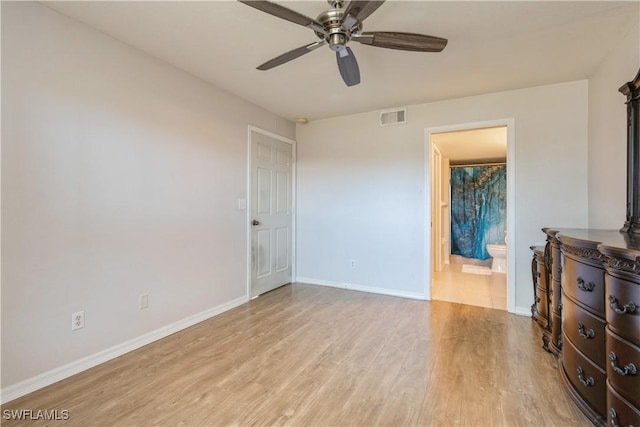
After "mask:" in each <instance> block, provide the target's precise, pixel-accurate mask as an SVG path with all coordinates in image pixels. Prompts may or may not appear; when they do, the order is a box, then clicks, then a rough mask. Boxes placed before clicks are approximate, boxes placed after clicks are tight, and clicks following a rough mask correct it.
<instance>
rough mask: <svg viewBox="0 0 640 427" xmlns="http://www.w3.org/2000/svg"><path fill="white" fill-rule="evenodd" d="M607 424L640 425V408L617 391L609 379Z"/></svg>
mask: <svg viewBox="0 0 640 427" xmlns="http://www.w3.org/2000/svg"><path fill="white" fill-rule="evenodd" d="M607 383H608V384H607V425H608V426H620V427H622V426H625V427H627V426H636V427H637V426H640V410H639V409H638V408H637V407H634V406H633V405H632V404H631V403H630V402H628V401H627V400H626V399H625V398H624V397H622V396H621V395H620V394H618V393H617V392H616V390H615V389H614V388H613V387H612V386H611V384H610V383H609V381H607Z"/></svg>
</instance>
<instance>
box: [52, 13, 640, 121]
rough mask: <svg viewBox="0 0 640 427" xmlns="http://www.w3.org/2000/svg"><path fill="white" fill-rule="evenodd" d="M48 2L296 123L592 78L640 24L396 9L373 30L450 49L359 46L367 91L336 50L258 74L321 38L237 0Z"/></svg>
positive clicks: (590, 16)
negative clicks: (349, 79) (431, 40)
mask: <svg viewBox="0 0 640 427" xmlns="http://www.w3.org/2000/svg"><path fill="white" fill-rule="evenodd" d="M282 3H283V4H285V5H286V7H289V8H291V9H294V10H296V11H298V12H300V13H303V14H305V15H308V16H311V17H314V18H315V17H316V16H317V15H318V14H319V13H320V12H322V11H323V10H325V9H327V8H329V5H328V4H327V3H326V2H325V1H302V2H301V1H286V2H282ZM43 4H45V5H46V6H48V7H50V8H52V9H55V10H57V11H59V12H61V13H63V14H65V15H68V16H70V17H73V18H75V19H77V20H79V21H82V22H84V23H86V24H87V25H89V26H91V27H94V28H96V29H98V30H100V31H102V32H105V33H107V34H109V35H111V36H113V37H115V38H117V39H119V40H122V41H124V42H125V43H128V44H129V45H131V46H134V47H137V48H139V49H141V50H143V51H145V52H147V53H149V54H150V55H152V56H155V57H157V58H160V59H162V60H164V61H166V62H168V63H170V64H172V65H174V66H176V67H178V68H181V69H183V70H185V71H187V72H188V73H190V74H192V75H194V76H197V77H199V78H201V79H203V80H205V81H208V82H210V83H213V84H214V85H216V86H218V87H221V88H223V89H226V90H228V91H230V92H232V93H234V94H236V95H238V96H240V97H242V98H244V99H246V100H249V101H251V102H253V103H255V104H257V105H260V106H262V107H264V108H266V109H267V110H270V111H272V112H275V113H277V114H280V115H282V116H283V117H286V118H288V119H291V120H295V118H296V117H300V116H304V117H308V118H309V119H310V120H315V119H320V118H326V117H334V116H340V115H346V114H351V113H357V112H364V111H372V110H377V109H384V108H390V107H396V106H406V105H411V104H418V103H425V102H431V101H436V100H444V99H452V98H457V97H463V96H469V95H476V94H483V93H490V92H497V91H503V90H511V89H517V88H523V87H532V86H538V85H544V84H551V83H558V82H565V81H572V80H579V79H584V78H587V77H589V75H590V73H592V72H593V70H594V68H595V67H596V66H597V65H598V64H599V63H600V62H601V61H602V60H603V59H604V58H605V57H606V56H607V54H608V53H609V52H610V51H611V50H612V49H614V48H615V46H616V43H617V42H618V41H620V40H621V39H622V38H623V37H624V36H625V35H627V34H628V33H629V31H630V29H631V28H632V27H633V25H634V23H635V22H637V21H638V20H639V18H640V12H639V10H640V8H639V4H640V3H639V2H638V1H637V0H636V1H566V0H562V1H539V0H537V1H393V0H390V1H387V3H385V4H384V5H382V7H380V8H379V9H378V10H377V11H376V12H375V13H374V14H373V15H371V16H370V17H369V18H368V19H367V20H366V21H365V23H364V30H365V31H403V32H416V33H423V34H429V35H434V36H439V37H444V38H447V39H449V44H448V46H447V47H446V48H445V50H444V51H443V52H441V53H419V52H404V51H397V50H390V49H382V48H375V47H371V46H365V45H361V44H359V43H355V42H352V43H350V47H351V48H352V49H353V51H354V53H355V55H356V57H357V59H358V63H359V65H360V72H361V76H362V83H361V84H360V85H358V86H354V87H350V88H349V87H346V86H345V85H344V83H343V82H342V79H341V78H340V75H339V73H338V70H337V66H336V60H335V54H334V53H333V52H331V51H330V50H329V49H328V48H327V47H325V48H321V49H318V50H316V51H314V52H311V53H309V54H307V55H305V56H303V57H301V58H298V59H296V60H294V61H292V62H289V63H287V64H284V65H281V66H279V67H276V68H274V69H272V70H269V71H258V70H256V69H255V67H256V66H258V65H259V64H262V63H263V62H265V61H267V60H269V59H271V58H273V57H275V56H278V55H280V54H281V53H284V52H286V51H289V50H291V49H294V48H297V47H299V46H303V45H306V44H308V43H311V42H314V41H317V37H316V36H315V34H314V33H313V32H312V31H311V30H309V29H308V28H304V27H301V26H298V25H296V24H293V23H290V22H287V21H284V20H281V19H279V18H276V17H273V16H271V15H267V14H265V13H262V12H260V11H258V10H256V9H253V8H250V7H248V6H246V5H243V4H241V3H238V2H235V1H194V2H191V1H179V2H174V1H166V2H165V1H139V2H138V1H122V2H120V1H106V2H102V1H86V2H45V3H43ZM632 36H635V37H637V35H632Z"/></svg>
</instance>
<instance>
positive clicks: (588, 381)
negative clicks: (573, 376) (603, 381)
mask: <svg viewBox="0 0 640 427" xmlns="http://www.w3.org/2000/svg"><path fill="white" fill-rule="evenodd" d="M577 372H578V379H579V380H580V382H581V383H582V385H583V386H585V387H593V386H594V384H595V383H596V381H595V380H594V379H593V377H589V378H585V377H584V370H583V369H582V368H580V367H578V369H577Z"/></svg>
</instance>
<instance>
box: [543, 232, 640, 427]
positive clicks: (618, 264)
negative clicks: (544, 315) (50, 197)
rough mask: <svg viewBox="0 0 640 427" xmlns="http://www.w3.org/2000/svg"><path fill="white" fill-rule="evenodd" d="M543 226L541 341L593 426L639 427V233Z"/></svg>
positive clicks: (572, 395)
mask: <svg viewBox="0 0 640 427" xmlns="http://www.w3.org/2000/svg"><path fill="white" fill-rule="evenodd" d="M543 231H544V232H545V234H546V235H547V246H546V247H545V252H544V254H545V255H544V258H545V260H544V261H543V262H544V264H545V265H546V266H547V267H548V271H550V272H551V273H550V279H549V283H550V286H549V287H548V291H547V292H548V294H549V299H548V300H549V306H550V308H549V311H548V313H550V317H549V319H550V321H549V323H550V324H549V326H548V327H547V328H546V329H544V330H543V341H544V342H545V343H546V342H549V348H548V351H550V352H552V353H554V354H556V355H558V357H559V360H560V366H561V369H560V372H561V376H562V378H563V380H564V383H565V385H566V387H567V391H568V392H569V394H570V395H571V397H572V398H573V400H574V401H575V402H576V404H577V405H578V406H579V407H580V409H581V410H582V411H583V412H584V413H585V414H586V415H587V416H588V417H589V418H590V419H591V420H592V421H593V423H594V424H595V425H610V426H636V427H640V372H638V370H639V368H640V235H631V234H626V233H620V232H618V231H605V230H589V229H584V230H581V229H549V228H545V229H543ZM534 257H535V258H536V259H539V257H540V254H539V253H537V254H535V256H534ZM534 279H535V276H534ZM534 283H536V286H537V282H536V281H534ZM541 294H542V293H541ZM536 301H537V299H536ZM558 320H559V321H558ZM554 326H555V328H554ZM545 337H546V338H545Z"/></svg>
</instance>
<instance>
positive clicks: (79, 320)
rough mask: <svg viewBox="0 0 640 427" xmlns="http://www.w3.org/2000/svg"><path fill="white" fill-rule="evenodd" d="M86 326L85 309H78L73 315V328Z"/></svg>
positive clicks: (73, 329)
mask: <svg viewBox="0 0 640 427" xmlns="http://www.w3.org/2000/svg"><path fill="white" fill-rule="evenodd" d="M82 328H84V311H78V312H75V313H73V314H72V315H71V330H72V331H75V330H76V329H82Z"/></svg>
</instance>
